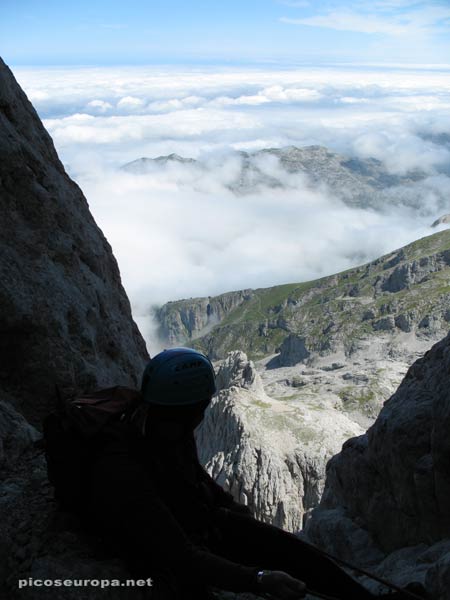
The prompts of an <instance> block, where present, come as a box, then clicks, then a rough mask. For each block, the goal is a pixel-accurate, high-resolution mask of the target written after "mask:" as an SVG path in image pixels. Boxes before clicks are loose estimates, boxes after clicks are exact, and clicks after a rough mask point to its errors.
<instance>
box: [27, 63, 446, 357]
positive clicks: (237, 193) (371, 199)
mask: <svg viewBox="0 0 450 600" xmlns="http://www.w3.org/2000/svg"><path fill="white" fill-rule="evenodd" d="M15 74H16V77H17V79H18V81H19V83H20V84H21V85H22V87H23V88H24V90H25V92H26V93H27V95H28V97H29V99H30V100H31V101H32V103H33V105H34V106H35V108H36V110H37V111H38V113H39V116H40V117H41V118H42V119H43V121H44V124H45V126H46V128H47V129H48V131H49V132H50V134H51V136H52V138H53V140H54V143H55V146H56V149H57V151H58V153H59V155H60V157H61V160H62V161H63V163H64V165H65V167H66V169H67V171H68V173H69V174H70V176H71V177H72V178H73V179H75V180H76V181H77V183H78V184H79V185H80V187H81V188H82V190H83V192H84V193H85V195H86V197H87V199H88V202H89V205H90V208H91V211H92V213H93V214H94V216H95V218H96V220H97V223H98V224H99V226H100V227H101V228H102V230H103V231H104V233H105V235H106V236H107V238H108V240H109V242H110V243H111V245H112V247H113V249H114V252H115V255H116V257H117V259H118V262H119V266H120V268H121V273H122V278H123V282H124V285H125V287H126V290H127V292H128V294H129V296H130V299H131V302H132V305H133V309H134V314H135V317H136V319H137V320H138V322H139V324H140V325H141V327H142V328H143V331H144V334H147V338H149V335H150V327H151V325H150V320H149V319H148V315H149V313H150V309H151V307H152V306H153V305H156V304H160V303H163V302H166V301H168V300H175V299H179V298H186V297H191V296H192V297H193V296H207V295H213V294H219V293H221V292H225V291H229V290H235V289H243V288H250V287H251V288H256V287H265V286H272V285H276V284H280V283H285V282H299V281H304V280H308V279H313V278H317V277H321V276H325V275H328V274H331V273H333V272H337V271H341V270H343V269H346V268H350V267H351V266H354V265H356V264H361V263H364V262H366V261H369V260H371V259H373V258H375V257H377V256H379V255H382V254H384V253H386V252H389V251H390V250H393V249H395V248H398V247H401V246H403V245H405V244H407V243H409V242H411V241H413V240H415V239H417V238H419V237H422V236H424V235H428V234H431V233H433V232H434V231H436V229H431V224H432V223H433V221H434V220H435V219H436V218H438V217H439V216H441V215H442V214H445V213H448V212H450V177H449V176H450V116H449V115H450V110H449V109H450V80H449V77H448V75H449V73H448V70H443V68H441V70H439V69H437V68H435V69H434V68H433V67H432V66H429V67H419V66H417V67H416V68H408V69H406V68H400V67H399V68H393V69H390V70H387V69H385V68H381V67H375V66H374V67H371V68H369V67H365V68H363V67H356V66H355V67H350V66H347V67H336V66H335V67H331V66H330V67H322V68H318V67H315V68H313V67H302V68H295V69H294V68H292V69H283V70H278V69H276V67H273V68H266V69H256V68H248V69H243V68H231V67H229V68H225V67H220V68H219V67H214V68H212V67H211V68H199V67H192V68H189V69H187V68H183V69H181V68H177V67H175V66H169V67H156V66H152V67H131V68H125V67H120V68H116V67H114V68H112V67H111V68H107V67H102V68H93V67H89V68H88V67H86V68H81V67H80V68H75V67H72V68H64V69H63V68H51V69H50V68H49V69H43V68H33V69H31V68H30V69H27V68H23V67H21V68H16V69H15ZM308 146H313V147H315V148H316V151H313V150H312V151H311V152H312V153H313V154H314V152H316V154H314V156H312V158H311V161H310V162H309V163H308V165H309V166H308V168H307V169H305V168H304V164H305V163H302V164H301V165H300V166H299V165H297V166H295V165H294V167H295V168H294V167H292V162H291V163H289V161H288V162H285V163H283V161H282V160H281V159H280V157H279V156H277V154H276V153H273V152H272V153H261V152H260V151H261V150H264V149H271V148H272V149H274V148H275V149H280V148H289V147H294V148H305V147H308ZM317 146H320V147H321V148H323V150H320V151H318V150H317ZM325 149H326V150H325ZM305 152H306V153H307V152H308V150H305ZM171 154H176V155H178V157H175V158H172V159H169V160H160V161H150V162H149V163H148V165H149V166H148V165H147V166H148V168H145V169H141V170H139V169H138V170H137V171H133V170H130V169H123V167H124V165H127V164H128V163H131V162H132V161H136V160H138V159H141V158H143V157H146V158H150V159H154V158H157V157H160V156H168V155H171ZM288 154H289V153H288ZM179 157H182V158H191V159H195V161H196V162H194V161H182V160H180V159H179ZM314 161H316V162H317V166H316V163H315V162H314ZM327 161H328V162H327ZM352 161H353V162H352ZM355 161H356V162H355ZM286 165H287V166H286ZM289 165H290V166H289ZM355 165H356V166H355ZM291 167H292V168H291ZM341 167H342V169H344V170H342V169H341ZM367 169H375V170H376V172H377V177H378V179H377V180H376V181H374V180H373V178H372V179H371V177H372V176H371V175H370V173H368V171H367ZM315 173H320V174H324V175H323V176H322V175H321V176H320V177H317V176H314V174H315ZM344 175H345V177H344ZM353 175H354V176H355V177H354V186H355V192H354V194H353V196H355V197H356V196H357V198H358V201H352V200H351V199H350V200H349V198H348V197H346V196H345V194H344V193H342V189H343V186H345V189H349V195H350V196H352V193H353V189H352V186H353V183H352V181H353V180H352V177H353ZM347 176H348V179H347ZM343 177H344V179H342V178H343ZM336 182H337V183H336ZM339 182H341V183H342V185H341V188H342V189H341V188H340V187H339V185H340V184H339ZM361 182H362V183H361ZM366 184H367V185H368V187H367V201H366V200H365V198H366V196H365V192H364V190H365V189H366V188H365V187H364V185H366ZM347 196H348V194H347ZM353 196H352V197H353ZM144 323H145V324H144ZM143 324H144V326H143ZM150 349H151V350H152V347H151V346H150Z"/></svg>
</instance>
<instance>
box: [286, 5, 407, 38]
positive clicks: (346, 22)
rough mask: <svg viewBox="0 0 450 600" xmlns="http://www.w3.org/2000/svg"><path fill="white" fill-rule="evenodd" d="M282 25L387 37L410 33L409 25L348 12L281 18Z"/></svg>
mask: <svg viewBox="0 0 450 600" xmlns="http://www.w3.org/2000/svg"><path fill="white" fill-rule="evenodd" d="M280 21H281V22H282V23H288V24H291V25H306V26H309V27H325V28H326V29H337V30H338V31H358V32H361V33H371V34H373V33H383V34H387V35H405V34H409V33H410V24H408V23H401V22H395V21H391V20H385V19H382V18H380V17H377V16H375V15H359V14H356V13H353V12H350V11H331V12H328V13H326V14H325V15H317V16H314V17H306V18H304V19H292V18H289V17H281V18H280Z"/></svg>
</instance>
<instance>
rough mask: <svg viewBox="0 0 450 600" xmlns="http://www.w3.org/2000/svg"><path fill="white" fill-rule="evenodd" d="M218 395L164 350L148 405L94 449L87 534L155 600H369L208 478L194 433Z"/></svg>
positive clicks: (145, 386) (189, 353) (151, 374)
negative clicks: (226, 594) (257, 599)
mask: <svg viewBox="0 0 450 600" xmlns="http://www.w3.org/2000/svg"><path fill="white" fill-rule="evenodd" d="M215 391H216V388H215V379H214V370H213V367H212V365H211V363H210V361H209V360H208V358H207V357H206V356H204V355H203V354H200V353H199V352H197V351H195V350H192V349H189V348H176V349H172V350H165V351H164V352H161V353H160V354H158V355H157V356H155V357H154V358H153V359H152V360H151V361H150V362H149V363H148V365H147V367H146V368H145V371H144V375H143V379H142V401H141V402H140V403H139V404H138V405H137V407H135V408H134V409H133V411H132V412H130V414H128V415H126V418H124V419H122V420H120V421H117V422H115V423H114V424H113V425H111V426H110V427H109V429H108V430H107V431H105V432H104V433H103V439H102V442H101V443H98V444H97V448H98V449H97V452H96V455H95V457H94V458H93V459H92V470H91V477H90V482H91V483H90V487H89V494H88V495H89V502H88V510H89V518H90V523H91V526H93V527H94V528H95V530H96V531H98V532H101V533H102V535H103V536H104V537H106V538H107V540H108V541H109V543H110V544H111V547H113V548H115V549H117V551H118V552H119V553H120V554H121V555H122V556H123V557H124V558H125V560H126V561H127V563H128V565H129V568H130V570H131V571H132V573H133V574H134V576H136V577H138V578H148V577H150V576H151V577H152V580H153V582H154V587H153V588H152V594H153V595H151V598H155V599H158V600H159V599H160V598H161V599H167V600H188V599H189V600H194V599H195V600H201V599H206V598H209V597H211V596H210V595H209V594H210V592H209V589H210V588H219V589H224V590H231V591H235V592H244V591H249V592H253V593H255V594H260V595H266V594H268V595H270V597H272V598H275V599H279V600H291V599H292V600H294V599H297V598H302V597H304V596H305V592H306V589H307V588H308V589H311V590H316V591H317V592H320V593H321V594H324V595H327V596H332V597H334V598H342V599H344V598H345V599H346V600H351V599H354V600H365V599H367V600H369V599H372V598H373V596H372V594H370V593H369V592H368V591H367V590H366V589H365V588H364V587H362V586H361V585H360V584H359V583H357V582H356V581H355V580H354V579H353V578H351V577H350V576H349V575H347V574H346V573H345V572H344V571H343V570H342V569H341V568H340V567H339V566H338V565H337V564H336V563H335V562H334V561H332V560H330V559H328V558H326V557H324V556H323V555H322V554H321V552H320V551H319V550H317V549H315V548H314V547H313V546H311V545H309V544H307V543H305V542H304V541H301V540H300V539H298V538H297V537H296V536H295V535H293V534H291V533H288V532H285V531H283V530H281V529H279V528H277V527H274V526H272V525H268V524H265V523H262V522H259V521H257V520H256V519H255V518H254V517H253V516H252V515H251V513H250V511H249V509H248V508H247V507H246V506H244V505H241V504H239V503H237V502H235V501H234V500H233V497H232V496H231V494H229V493H227V492H226V491H224V490H223V489H222V488H221V487H220V486H219V485H218V484H217V483H215V481H214V480H213V479H212V478H211V477H210V476H209V475H208V474H207V472H206V471H205V470H204V469H203V467H202V466H201V465H200V462H199V460H198V457H197V449H196V445H195V440H194V435H193V431H194V429H195V427H197V425H199V423H200V422H201V421H202V419H203V416H204V411H205V409H206V408H207V406H208V404H209V402H210V400H211V398H212V396H213V394H214V393H215ZM395 597H396V593H394V594H392V595H389V598H392V600H394V598H395Z"/></svg>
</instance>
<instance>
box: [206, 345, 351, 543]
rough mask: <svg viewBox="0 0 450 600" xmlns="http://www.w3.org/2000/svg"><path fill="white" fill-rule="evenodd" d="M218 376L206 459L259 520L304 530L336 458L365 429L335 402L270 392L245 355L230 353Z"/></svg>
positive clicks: (209, 415)
mask: <svg viewBox="0 0 450 600" xmlns="http://www.w3.org/2000/svg"><path fill="white" fill-rule="evenodd" d="M217 379H218V381H219V382H220V385H219V389H220V391H219V393H218V395H217V396H216V397H215V398H214V399H213V401H212V403H211V405H210V407H209V408H208V410H207V412H206V415H205V419H204V421H203V423H202V424H201V425H200V427H199V428H198V429H197V430H196V437H197V444H198V448H199V457H200V460H201V462H202V464H204V465H205V466H206V468H207V470H208V471H209V472H210V473H211V475H212V476H213V477H214V478H215V479H216V481H218V483H220V484H221V485H223V486H224V488H225V489H228V490H229V491H230V492H231V493H232V494H233V496H234V498H235V499H236V500H237V501H239V502H241V503H244V504H246V505H248V506H249V507H250V508H251V510H252V511H253V513H254V514H255V516H256V517H257V518H258V519H261V520H263V521H265V522H269V523H273V524H275V525H278V526H280V527H283V528H284V529H287V530H290V531H299V530H300V529H301V528H302V527H303V521H304V517H305V514H307V513H308V511H310V510H311V509H312V508H313V507H314V506H316V505H317V504H318V502H319V499H320V497H321V494H322V489H323V484H324V478H325V465H326V463H327V461H328V459H329V458H330V457H331V456H332V455H333V454H335V453H336V452H337V451H338V449H339V448H340V447H341V445H342V442H343V441H344V440H345V439H346V438H347V437H348V436H349V434H350V435H351V433H350V432H352V431H353V432H361V431H362V430H361V428H360V427H359V426H358V425H357V424H356V423H355V422H353V421H351V420H350V419H349V418H348V417H347V416H346V415H345V414H344V413H342V412H339V411H337V410H335V409H334V408H333V407H332V406H328V407H327V406H324V407H323V408H322V409H318V408H317V406H316V405H315V403H314V402H311V403H309V402H307V401H305V402H302V401H293V402H287V401H280V400H276V399H274V398H271V397H269V396H268V395H267V394H266V393H265V392H264V389H263V385H262V382H261V380H260V376H259V374H258V373H256V372H255V370H254V367H253V365H252V363H251V362H250V361H248V359H247V357H246V356H245V355H244V354H243V353H241V352H236V353H230V355H229V356H228V357H227V359H225V361H224V362H223V364H222V366H221V367H220V369H219V372H218V376H217ZM227 384H228V386H229V387H225V386H226V385H227Z"/></svg>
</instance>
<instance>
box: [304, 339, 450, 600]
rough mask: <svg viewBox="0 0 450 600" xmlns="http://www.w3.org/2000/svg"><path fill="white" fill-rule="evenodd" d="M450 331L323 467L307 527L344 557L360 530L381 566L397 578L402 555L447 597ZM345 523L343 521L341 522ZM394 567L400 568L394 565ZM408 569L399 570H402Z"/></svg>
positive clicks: (316, 538)
mask: <svg viewBox="0 0 450 600" xmlns="http://www.w3.org/2000/svg"><path fill="white" fill-rule="evenodd" d="M449 389H450V334H449V335H448V336H447V337H446V338H445V339H443V340H442V341H440V342H438V343H437V344H435V345H434V346H433V348H432V349H431V350H430V351H428V352H427V353H426V354H425V356H424V357H423V358H421V359H419V360H418V361H416V362H415V363H414V364H413V365H412V367H411V368H410V369H409V371H408V373H407V374H406V376H405V378H404V380H403V382H402V384H401V385H400V387H399V389H398V390H397V392H396V393H395V394H394V395H393V396H392V397H391V398H390V399H389V400H388V401H387V402H386V403H385V406H384V408H383V409H382V411H381V413H380V415H379V416H378V418H377V420H376V422H375V423H374V425H373V426H372V427H371V428H370V429H369V430H368V432H367V433H366V434H364V435H362V436H360V437H356V438H353V439H350V440H349V441H347V442H346V443H345V444H344V447H343V449H342V452H341V453H340V454H338V455H337V456H335V457H334V458H333V459H332V460H331V461H330V463H329V464H328V467H327V481H326V487H325V491H324V494H323V497H322V501H321V503H320V507H319V508H318V509H317V510H316V511H314V512H313V515H312V518H311V519H310V521H309V523H308V527H307V533H308V535H309V537H310V539H312V540H313V541H315V542H316V543H318V544H321V545H325V546H327V547H328V549H331V550H334V551H335V552H337V551H339V541H338V540H339V538H340V537H342V536H341V535H339V532H342V530H345V531H346V532H347V536H346V537H347V541H348V543H347V550H346V553H347V554H348V558H351V559H353V560H356V561H358V560H360V558H361V557H360V556H359V555H358V552H357V550H356V549H355V548H354V547H353V546H352V543H353V541H354V540H355V539H356V537H357V535H359V536H361V535H363V534H364V535H366V536H367V537H370V538H371V540H372V541H371V543H370V544H367V548H372V549H373V551H374V552H375V551H378V552H379V551H381V552H382V553H383V555H386V556H387V558H385V560H384V562H383V563H382V564H381V566H380V567H379V569H380V570H381V572H384V573H388V572H391V574H392V576H393V577H394V576H398V574H399V573H400V574H401V572H402V569H401V568H399V567H398V565H399V564H400V563H401V561H402V560H403V563H404V565H407V564H409V565H410V568H411V571H412V572H415V573H416V576H417V577H419V578H421V579H422V580H423V581H425V582H426V585H427V587H428V589H429V590H430V592H432V593H433V598H435V597H436V598H438V597H439V598H445V599H448V598H450V504H449V498H450V441H449V440H450V438H449V435H448V432H449V430H450V396H449ZM345 523H347V525H345ZM395 565H397V572H396V571H395V568H394V567H395ZM404 570H405V569H404V568H403V571H404Z"/></svg>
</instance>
